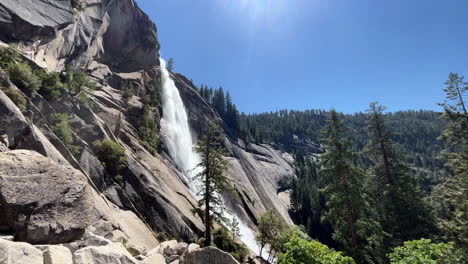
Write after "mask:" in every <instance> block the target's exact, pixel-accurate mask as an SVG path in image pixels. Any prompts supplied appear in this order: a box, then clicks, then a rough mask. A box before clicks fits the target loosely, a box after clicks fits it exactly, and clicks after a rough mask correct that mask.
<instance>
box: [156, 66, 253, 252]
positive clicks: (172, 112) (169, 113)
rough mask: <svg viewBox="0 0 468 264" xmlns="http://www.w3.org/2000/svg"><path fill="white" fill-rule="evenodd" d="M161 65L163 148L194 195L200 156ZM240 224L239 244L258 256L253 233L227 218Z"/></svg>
mask: <svg viewBox="0 0 468 264" xmlns="http://www.w3.org/2000/svg"><path fill="white" fill-rule="evenodd" d="M159 60H160V64H161V86H162V108H163V115H162V119H161V132H162V139H163V142H164V144H165V145H166V147H167V150H168V152H169V155H170V156H171V158H172V159H173V160H174V161H175V163H176V165H177V166H178V167H179V169H180V170H182V172H183V174H184V176H185V177H186V178H187V181H188V182H189V185H190V191H194V190H195V189H196V188H195V186H196V185H197V183H195V182H193V181H191V180H190V178H191V177H192V176H193V175H194V174H195V173H196V172H195V171H196V170H194V169H195V167H196V166H197V164H198V163H199V161H200V156H199V155H198V154H197V153H196V152H195V151H194V150H193V143H194V142H193V140H192V133H191V131H190V127H189V123H188V118H187V111H186V109H185V106H184V103H183V101H182V99H181V98H180V94H179V90H178V89H177V87H176V85H175V83H174V81H173V80H172V79H171V77H170V75H169V71H168V70H167V69H166V62H165V61H164V60H163V59H162V58H160V59H159ZM226 217H228V218H230V219H232V218H233V217H234V218H236V219H237V221H238V222H239V229H240V233H241V238H240V239H241V240H242V242H244V244H245V245H247V246H248V247H249V248H250V249H251V250H252V251H253V252H254V253H258V251H259V247H258V245H257V243H256V242H255V239H254V238H255V235H254V232H253V231H252V229H250V228H249V227H248V226H247V225H246V224H244V223H243V222H242V221H241V219H240V218H239V217H238V216H236V215H235V214H227V215H226Z"/></svg>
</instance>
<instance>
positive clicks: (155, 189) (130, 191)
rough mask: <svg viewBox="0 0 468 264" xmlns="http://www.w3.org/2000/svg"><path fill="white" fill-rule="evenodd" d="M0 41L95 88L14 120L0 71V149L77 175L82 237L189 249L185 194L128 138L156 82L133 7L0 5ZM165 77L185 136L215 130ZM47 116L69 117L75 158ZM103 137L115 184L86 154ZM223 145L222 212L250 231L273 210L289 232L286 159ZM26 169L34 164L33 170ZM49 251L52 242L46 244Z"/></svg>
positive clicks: (60, 0)
mask: <svg viewBox="0 0 468 264" xmlns="http://www.w3.org/2000/svg"><path fill="white" fill-rule="evenodd" d="M0 40H1V42H2V43H0V44H1V45H13V44H14V45H16V46H17V47H18V48H19V50H20V51H21V52H22V54H23V55H24V56H25V57H27V58H29V59H30V60H31V62H32V63H34V64H36V65H37V66H39V67H42V68H45V69H47V70H49V71H60V70H63V69H64V68H65V65H72V66H73V67H74V68H75V69H78V70H83V71H86V72H87V73H89V74H90V76H92V78H93V80H94V81H95V82H96V83H97V89H96V90H95V91H94V92H93V94H92V95H91V96H90V101H89V102H88V103H83V102H80V101H79V100H77V99H76V98H74V97H72V96H70V95H64V96H62V97H61V98H60V99H59V100H56V101H47V100H45V99H44V98H42V97H41V96H40V95H36V96H34V97H28V98H27V110H25V111H23V112H21V111H20V110H19V109H18V108H17V107H16V106H15V105H14V104H13V102H12V101H11V100H10V99H9V98H8V97H7V96H6V95H5V94H4V93H3V92H2V91H1V90H2V89H6V88H12V89H15V90H19V89H18V88H17V87H16V86H15V85H14V84H13V83H12V82H11V81H10V80H9V78H8V76H7V75H6V74H5V73H4V72H3V70H1V69H0V83H1V85H0V86H2V87H3V88H1V87H0V136H2V137H3V138H6V140H3V141H4V143H3V144H1V143H0V145H3V146H0V149H3V150H7V149H11V150H19V149H27V150H34V151H37V152H38V153H40V154H42V155H44V156H46V157H49V158H50V159H52V160H54V161H55V162H58V163H59V164H62V165H65V166H71V167H73V168H74V169H76V170H77V171H79V173H80V174H82V175H84V176H85V177H86V178H87V181H88V184H89V186H90V187H89V192H90V193H92V196H93V197H94V200H95V203H94V209H93V221H92V222H91V223H90V225H91V226H90V227H88V228H91V229H92V230H94V231H95V232H96V233H98V234H100V235H102V236H104V237H107V238H110V239H118V238H119V237H124V238H125V239H126V240H128V241H129V244H130V245H131V246H133V247H137V248H144V249H146V250H149V249H151V248H153V247H154V246H155V245H157V244H158V242H157V240H156V239H155V236H154V234H155V233H156V232H160V231H165V232H167V233H169V234H172V235H174V236H176V237H179V238H181V239H183V240H185V241H196V240H197V239H198V237H199V236H200V235H201V234H202V232H203V225H202V223H201V221H200V219H198V218H197V217H195V216H194V215H193V214H192V212H191V209H192V208H193V206H194V204H195V203H196V201H195V199H194V197H193V195H192V194H191V193H190V192H189V191H187V182H186V180H185V178H184V177H183V176H182V174H181V173H180V171H179V170H178V169H177V168H176V166H175V165H174V162H173V161H172V160H171V158H170V157H169V156H168V155H167V154H166V153H165V151H164V146H163V151H162V152H161V153H160V154H158V153H154V154H153V153H151V152H149V151H148V150H147V149H146V148H145V146H144V145H143V144H142V139H141V137H140V135H139V133H138V124H139V123H138V121H137V119H138V116H141V113H142V111H143V110H142V109H143V102H142V97H143V96H144V95H145V94H147V92H148V90H149V89H150V86H151V82H152V81H159V70H158V69H159V54H158V50H159V43H158V39H157V34H156V26H155V25H154V23H153V22H152V21H151V20H150V19H149V18H148V16H147V15H146V14H144V13H143V12H142V11H141V10H140V9H139V8H138V7H137V5H136V2H135V1H133V0H118V1H117V0H87V1H78V0H73V1H70V0H57V1H50V0H24V1H16V0H0ZM172 78H173V79H174V80H175V82H176V85H177V87H178V88H179V91H180V93H181V96H182V99H183V101H184V104H185V106H186V108H187V112H188V115H189V119H190V125H191V127H192V129H193V131H194V134H195V135H198V134H200V133H201V132H202V131H203V129H204V127H205V126H207V125H208V124H209V123H213V122H214V123H219V124H221V125H223V124H222V121H221V119H220V118H219V117H218V116H217V115H216V114H215V112H214V111H213V109H212V108H211V107H210V106H209V105H208V104H207V103H206V102H205V101H204V100H203V99H202V98H201V97H200V96H199V95H198V93H197V91H196V89H195V87H194V85H193V84H192V83H191V82H190V81H188V79H187V78H185V77H184V76H182V75H180V74H175V75H172ZM122 81H126V82H131V83H133V85H134V87H135V96H132V97H131V98H130V99H129V100H128V102H125V100H124V99H123V96H122V91H121V90H120V88H121V87H120V86H119V84H120V83H121V82H122ZM160 111H161V109H159V108H158V107H152V108H151V113H152V115H154V116H161V113H160ZM53 113H66V114H67V115H68V116H69V118H70V120H71V122H70V123H71V126H72V129H73V133H74V136H75V138H76V140H75V142H76V144H77V145H78V147H79V149H80V151H79V152H78V153H72V152H71V151H70V150H69V149H68V148H67V147H66V145H65V144H64V143H63V142H62V141H61V140H60V139H59V138H58V137H57V136H56V135H55V134H54V133H53V132H52V130H51V120H50V116H51V114H53ZM104 138H110V139H112V140H114V141H116V142H118V143H119V144H121V145H122V146H123V147H124V148H125V155H126V158H127V161H126V168H125V169H124V170H123V172H122V176H123V181H124V184H117V183H116V182H115V180H114V179H112V178H109V177H108V176H106V173H105V171H104V168H103V166H102V165H101V164H100V162H99V160H98V159H97V157H96V154H95V153H94V150H93V142H95V141H96V140H102V139H104ZM225 146H226V148H227V150H228V153H229V154H228V157H227V159H229V162H230V167H229V170H228V172H227V174H228V175H229V177H230V178H231V179H232V180H233V181H234V182H235V184H236V188H237V191H238V194H239V196H240V199H239V200H233V199H231V198H230V197H228V196H227V197H226V201H227V202H228V206H229V207H230V208H232V209H233V210H234V211H236V212H237V214H239V216H240V217H241V219H243V221H245V223H246V224H247V225H249V226H250V227H251V228H255V223H256V221H257V219H258V217H259V215H260V214H261V213H262V212H264V211H265V210H267V209H275V210H277V211H278V212H279V213H280V214H281V215H282V216H283V217H284V218H285V220H286V221H287V222H289V223H291V220H290V218H289V216H288V214H287V206H288V199H287V194H286V193H279V191H280V190H282V187H283V185H284V184H285V183H287V182H288V181H289V179H290V178H291V177H294V171H293V169H292V165H291V164H292V157H291V156H290V155H289V154H287V153H282V152H281V151H278V150H275V149H273V148H272V147H271V146H268V145H254V144H249V143H246V142H243V141H242V140H239V139H236V138H231V137H229V136H227V135H226V136H225ZM7 153H8V152H7ZM7 155H8V154H7ZM28 155H33V156H34V155H35V154H28ZM34 157H35V156H34ZM34 159H40V158H39V157H35V158H34ZM34 159H33V160H34ZM6 163H8V162H6ZM6 163H3V164H6ZM4 166H6V165H1V164H0V179H3V177H5V176H7V175H6V174H2V173H7V172H6V170H5V168H6V167H4ZM8 166H10V167H11V164H10V165H8ZM31 166H39V165H38V162H36V165H34V163H31ZM38 169H39V168H38ZM32 172H34V171H33V170H32V171H31V173H32ZM28 174H29V172H28ZM32 175H34V173H32ZM30 177H34V176H30ZM18 184H19V183H18ZM50 191H52V190H50ZM0 193H3V190H1V191H0ZM87 196H89V194H87ZM36 199H38V198H36ZM0 221H1V220H0ZM0 223H1V222H0ZM32 242H35V241H34V240H32ZM41 242H43V241H41ZM46 242H47V241H46ZM49 242H51V243H53V242H58V241H54V240H53V239H52V238H51V240H50V241H49Z"/></svg>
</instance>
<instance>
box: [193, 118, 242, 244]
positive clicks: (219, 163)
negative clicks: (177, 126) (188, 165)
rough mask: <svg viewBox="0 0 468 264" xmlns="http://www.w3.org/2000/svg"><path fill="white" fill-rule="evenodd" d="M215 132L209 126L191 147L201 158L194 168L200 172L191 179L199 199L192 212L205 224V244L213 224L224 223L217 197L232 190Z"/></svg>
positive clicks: (220, 201)
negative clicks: (193, 146) (194, 145)
mask: <svg viewBox="0 0 468 264" xmlns="http://www.w3.org/2000/svg"><path fill="white" fill-rule="evenodd" d="M219 133H220V132H219V129H218V128H217V127H214V126H210V127H209V129H208V131H207V132H206V134H205V135H204V136H203V137H202V138H201V139H199V140H198V143H197V146H196V147H195V150H196V151H197V153H199V154H200V156H201V162H200V163H199V164H198V165H197V167H198V168H200V172H199V173H198V174H197V175H195V176H194V177H193V180H197V181H198V182H199V185H198V186H197V188H198V193H197V196H198V197H201V198H200V199H199V201H198V207H197V208H196V209H195V210H194V212H195V213H197V214H198V215H200V216H201V217H202V219H203V222H204V224H205V239H206V242H205V243H206V244H207V245H210V244H211V226H212V224H213V221H217V222H220V223H223V222H225V221H226V219H225V217H224V216H223V212H224V203H223V200H222V199H221V198H220V196H219V195H220V194H222V193H225V192H232V190H233V187H232V185H231V182H230V181H229V180H228V178H227V177H226V176H225V175H224V171H225V170H226V168H227V161H226V160H225V159H224V158H223V149H222V147H221V144H220V134H219Z"/></svg>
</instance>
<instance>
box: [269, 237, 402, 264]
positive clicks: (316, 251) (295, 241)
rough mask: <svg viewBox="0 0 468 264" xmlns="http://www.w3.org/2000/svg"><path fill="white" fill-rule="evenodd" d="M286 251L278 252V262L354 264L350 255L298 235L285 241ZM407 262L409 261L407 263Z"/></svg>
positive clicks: (289, 263)
mask: <svg viewBox="0 0 468 264" xmlns="http://www.w3.org/2000/svg"><path fill="white" fill-rule="evenodd" d="M286 248H287V250H286V252H284V253H280V255H279V257H278V262H277V263H278V264H304V263H308V264H309V263H310V264H314V263H317V264H354V263H355V262H354V260H353V259H352V258H350V257H344V256H343V255H342V254H341V253H340V252H336V251H334V250H332V249H330V248H328V247H327V246H326V245H323V244H321V243H320V242H318V241H315V240H313V241H308V240H306V239H302V238H300V237H298V236H293V237H292V238H291V240H290V241H289V242H288V243H286ZM408 264H409V263H408Z"/></svg>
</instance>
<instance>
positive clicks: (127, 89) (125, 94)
mask: <svg viewBox="0 0 468 264" xmlns="http://www.w3.org/2000/svg"><path fill="white" fill-rule="evenodd" d="M120 90H121V91H122V98H123V99H124V100H125V103H128V100H130V98H131V97H132V96H133V94H134V93H135V89H134V88H133V84H132V83H131V82H130V83H127V82H126V81H122V82H121V83H120Z"/></svg>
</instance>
